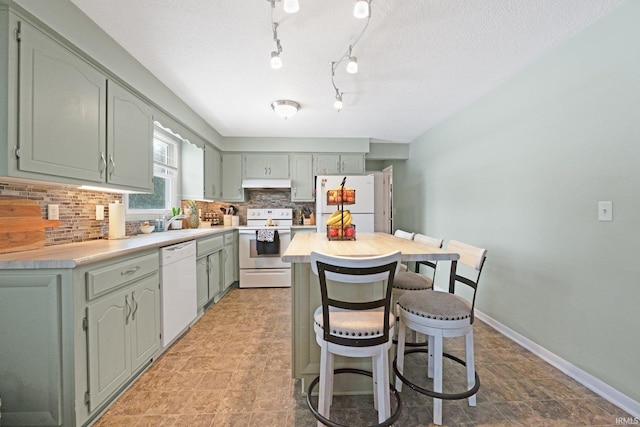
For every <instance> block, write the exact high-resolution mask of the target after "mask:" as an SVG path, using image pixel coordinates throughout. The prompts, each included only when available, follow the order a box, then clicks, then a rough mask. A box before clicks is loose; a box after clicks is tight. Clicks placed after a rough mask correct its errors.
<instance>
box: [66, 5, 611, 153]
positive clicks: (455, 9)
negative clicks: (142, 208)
mask: <svg viewBox="0 0 640 427" xmlns="http://www.w3.org/2000/svg"><path fill="white" fill-rule="evenodd" d="M71 1H72V2H73V3H74V4H76V5H77V6H78V7H79V8H80V9H81V10H82V11H83V12H84V13H86V14H87V15H88V16H89V17H90V18H91V19H92V20H93V21H95V22H96V23H97V24H98V25H99V26H100V27H102V28H103V29H104V30H105V31H106V32H107V33H108V34H109V35H111V37H113V39H115V40H116V41H117V42H118V43H119V44H120V45H122V46H123V47H124V48H125V49H126V50H127V51H129V52H130V53H131V54H132V55H133V56H134V57H135V58H137V59H138V60H139V61H140V63H142V65H144V66H145V67H146V68H147V69H149V70H150V71H151V72H152V73H153V74H155V75H156V76H157V77H158V78H159V79H160V80H161V81H162V82H163V83H164V84H165V85H166V86H167V87H169V88H170V89H171V90H172V91H173V92H174V93H176V94H177V95H178V96H179V97H180V98H181V99H182V100H184V101H185V102H186V103H187V104H188V105H189V106H190V107H191V108H192V109H193V110H194V111H195V112H196V113H198V114H199V115H200V116H201V117H202V118H204V119H205V120H206V121H207V122H208V123H209V124H210V125H211V126H212V127H214V128H215V129H216V130H217V131H218V132H219V133H220V134H221V135H223V136H242V137H256V136H261V137H354V138H356V137H357V138H371V139H372V140H373V141H388V142H410V141H412V140H413V139H415V138H416V137H418V136H420V135H421V134H423V133H424V132H426V131H427V130H429V129H430V128H431V127H433V126H434V125H436V124H437V123H438V122H440V121H442V120H443V119H445V118H447V117H448V116H450V115H452V114H454V113H455V112H457V111H459V110H460V109H461V108H463V107H464V106H466V105H468V104H469V103H471V102H473V101H474V100H475V99H477V98H478V97H480V96H482V95H483V94H485V93H487V92H488V91H490V90H491V89H492V88H494V87H495V86H497V85H499V84H500V83H501V82H503V81H505V80H506V79H507V78H508V77H509V76H510V75H512V74H513V73H514V72H516V71H518V70H519V69H521V68H523V67H524V66H525V65H526V64H528V63H530V62H532V61H534V60H535V59H536V58H539V57H540V56H541V55H543V54H544V53H545V52H547V51H548V50H549V49H551V48H552V47H554V46H556V45H558V44H559V43H561V42H562V41H563V40H565V39H567V38H569V37H571V36H572V35H573V34H575V33H576V32H577V31H579V30H580V29H581V28H584V27H585V26H587V25H589V24H590V23H592V22H593V21H594V20H596V19H597V18H599V17H600V16H602V15H603V14H604V13H606V12H607V11H608V10H610V9H612V8H613V7H614V6H616V5H617V4H619V3H621V2H622V1H623V0H395V1H394V0H373V1H372V3H371V10H372V13H371V19H370V22H369V25H368V27H367V29H366V31H365V32H364V33H363V34H362V36H361V38H360V39H359V40H358V42H357V43H356V45H355V47H354V49H353V55H354V56H356V57H357V58H358V63H359V67H360V71H359V72H358V73H357V74H354V75H352V74H348V73H346V71H345V70H344V65H346V64H345V63H344V61H343V63H342V64H341V66H340V67H338V69H337V70H336V74H335V83H336V85H337V86H338V88H339V89H340V91H341V92H344V107H343V109H342V110H341V111H339V112H338V111H337V110H336V109H335V108H334V107H333V101H334V97H335V90H334V88H333V86H332V83H331V61H339V60H340V59H341V58H342V57H343V56H344V54H345V53H346V52H347V49H348V47H349V45H350V44H352V43H353V42H354V40H355V39H356V37H357V36H358V34H359V33H360V31H361V30H362V29H363V27H364V25H365V22H366V20H358V19H356V18H354V17H353V14H352V11H353V5H354V4H355V0H299V1H300V11H299V12H298V13H296V14H286V13H285V12H284V11H283V8H282V2H277V3H276V5H275V9H273V10H272V7H271V3H270V2H269V1H267V0H225V1H223V0H136V1H130V0H71ZM272 13H273V17H274V20H275V21H276V22H278V23H279V27H278V36H279V38H280V40H281V44H282V54H281V57H282V60H283V62H284V66H283V67H282V68H281V69H279V70H273V69H271V67H270V53H271V51H273V50H274V49H275V42H274V41H273V34H272V30H271V15H272ZM277 99H291V100H294V101H297V102H298V103H300V105H301V109H300V111H299V112H298V113H297V114H296V115H295V116H293V117H292V118H290V119H288V120H284V119H282V118H280V117H278V116H277V115H276V114H274V113H273V111H272V110H271V108H270V104H271V102H272V101H274V100H277Z"/></svg>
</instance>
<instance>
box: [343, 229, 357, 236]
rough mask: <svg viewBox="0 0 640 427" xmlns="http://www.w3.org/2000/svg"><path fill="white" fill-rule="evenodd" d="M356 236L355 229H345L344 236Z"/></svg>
mask: <svg viewBox="0 0 640 427" xmlns="http://www.w3.org/2000/svg"><path fill="white" fill-rule="evenodd" d="M354 234H355V230H354V229H353V227H349V228H345V229H344V235H345V236H347V237H353V235H354Z"/></svg>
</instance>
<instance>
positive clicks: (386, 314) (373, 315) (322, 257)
mask: <svg viewBox="0 0 640 427" xmlns="http://www.w3.org/2000/svg"><path fill="white" fill-rule="evenodd" d="M400 259H401V254H400V252H399V251H396V252H393V253H390V254H387V255H383V256H377V257H363V258H345V257H335V256H330V255H326V254H320V253H317V252H311V266H312V270H313V272H314V273H315V274H316V275H317V276H318V279H319V282H320V295H321V299H322V305H321V306H320V307H318V309H317V310H316V311H315V313H314V315H313V321H314V322H313V323H314V326H313V328H314V331H315V333H316V341H317V342H318V345H319V346H320V375H319V376H318V377H317V378H316V379H314V380H313V381H312V382H311V384H309V389H308V391H307V405H308V406H309V409H310V410H311V412H312V413H313V415H314V416H315V417H316V419H317V420H318V426H321V425H323V424H324V425H328V426H341V424H337V423H335V422H333V421H331V420H330V419H329V416H330V411H331V403H332V399H333V377H334V374H341V373H355V374H363V375H368V376H371V377H372V378H373V387H374V389H373V396H374V406H375V408H376V409H377V411H378V422H379V423H380V424H378V426H389V425H391V424H393V423H394V422H395V421H396V420H397V419H398V417H399V415H400V410H401V401H400V396H399V395H398V393H397V392H396V391H395V388H393V385H392V384H390V383H389V349H390V348H391V345H392V336H393V331H394V327H395V322H396V319H395V315H394V314H393V312H392V310H391V287H392V285H393V279H394V277H395V274H396V272H397V271H398V269H399V265H400ZM368 283H371V284H372V290H374V289H377V290H378V291H376V292H357V290H358V289H361V288H362V286H366V285H365V284H368ZM380 283H381V284H382V286H381V287H379V284H380ZM352 284H354V285H357V286H353V292H351V293H350V292H349V291H346V292H345V285H347V286H348V285H352ZM335 285H337V286H335ZM346 294H349V295H351V298H352V299H353V295H363V294H367V295H370V296H368V297H364V296H362V297H358V298H355V299H357V301H353V300H348V301H347V299H348V298H349V296H345V297H343V298H340V297H338V296H336V295H343V296H344V295H346ZM336 354H337V355H340V356H346V357H371V358H372V362H373V372H368V371H363V370H359V369H335V370H334V355H336ZM318 382H319V383H320V387H319V395H318V409H317V410H316V409H315V408H314V407H313V404H312V402H311V399H310V396H311V394H312V391H313V388H314V387H315V386H316V384H318ZM390 391H393V394H394V397H395V399H396V403H397V404H396V408H395V410H394V411H393V412H392V411H391V401H390Z"/></svg>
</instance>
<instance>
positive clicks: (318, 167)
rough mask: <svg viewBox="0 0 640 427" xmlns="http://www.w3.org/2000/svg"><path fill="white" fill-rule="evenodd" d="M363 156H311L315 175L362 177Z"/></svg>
mask: <svg viewBox="0 0 640 427" xmlns="http://www.w3.org/2000/svg"><path fill="white" fill-rule="evenodd" d="M364 165H365V161H364V154H316V155H314V156H313V171H314V174H315V175H339V174H345V175H362V174H363V173H364Z"/></svg>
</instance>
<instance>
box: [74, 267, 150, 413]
mask: <svg viewBox="0 0 640 427" xmlns="http://www.w3.org/2000/svg"><path fill="white" fill-rule="evenodd" d="M158 283H159V278H158V274H157V273H154V274H152V275H151V276H148V277H146V278H144V279H141V280H139V281H137V282H136V284H134V285H132V286H129V287H127V288H125V289H124V290H121V291H118V292H116V293H114V294H112V295H110V296H106V297H103V298H100V299H98V300H97V301H96V302H95V303H93V304H90V305H89V306H88V307H87V323H88V328H87V338H88V343H89V348H88V353H89V399H88V401H89V403H88V404H89V411H93V410H95V409H96V408H98V407H99V406H100V405H101V404H102V403H103V402H104V401H105V400H106V399H107V398H109V397H110V396H111V395H112V394H113V393H114V392H116V391H117V390H118V389H119V388H120V387H121V386H122V385H123V384H124V383H125V382H127V381H128V380H129V379H130V378H131V376H132V375H133V374H134V373H135V372H136V371H137V370H138V369H139V368H140V367H141V366H143V365H144V364H145V363H146V362H149V361H150V360H151V358H152V357H153V356H154V355H155V353H156V352H157V351H158V350H159V348H160V340H159V337H160V330H159V325H160V290H159V289H158Z"/></svg>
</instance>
